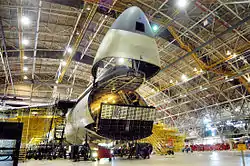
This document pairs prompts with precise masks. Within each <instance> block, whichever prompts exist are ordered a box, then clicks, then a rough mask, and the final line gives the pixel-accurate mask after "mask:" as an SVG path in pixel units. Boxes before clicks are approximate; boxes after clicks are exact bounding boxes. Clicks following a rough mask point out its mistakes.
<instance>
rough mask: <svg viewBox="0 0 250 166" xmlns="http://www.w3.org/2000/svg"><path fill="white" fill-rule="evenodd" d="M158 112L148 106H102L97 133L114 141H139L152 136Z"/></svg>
mask: <svg viewBox="0 0 250 166" xmlns="http://www.w3.org/2000/svg"><path fill="white" fill-rule="evenodd" d="M155 113H156V110H155V108H154V107H148V106H132V105H116V104H104V103H102V105H101V111H100V114H99V119H98V124H97V133H98V134H99V135H101V136H104V137H107V138H110V139H114V140H137V139H142V138H145V137H148V136H150V135H151V134H152V127H153V123H154V119H155Z"/></svg>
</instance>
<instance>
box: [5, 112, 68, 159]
mask: <svg viewBox="0 0 250 166" xmlns="http://www.w3.org/2000/svg"><path fill="white" fill-rule="evenodd" d="M34 111H38V109H33V108H31V109H30V110H29V112H28V113H27V111H25V110H18V114H17V116H13V115H12V118H3V119H1V120H2V121H6V122H19V123H23V131H22V139H21V147H20V152H19V160H20V161H25V159H26V152H27V147H28V146H27V145H29V144H39V143H40V142H42V141H44V140H45V139H46V137H47V134H48V133H49V132H50V129H53V128H55V126H56V125H59V124H62V123H63V122H64V118H63V117H60V116H54V115H50V114H51V110H50V109H44V108H43V109H39V112H35V114H34ZM52 120H53V121H52Z"/></svg>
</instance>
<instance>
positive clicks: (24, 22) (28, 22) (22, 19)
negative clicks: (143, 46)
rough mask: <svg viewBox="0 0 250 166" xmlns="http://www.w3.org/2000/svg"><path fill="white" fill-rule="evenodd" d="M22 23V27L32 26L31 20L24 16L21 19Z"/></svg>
mask: <svg viewBox="0 0 250 166" xmlns="http://www.w3.org/2000/svg"><path fill="white" fill-rule="evenodd" d="M21 22H22V25H29V24H30V19H29V18H28V17H26V16H22V17H21Z"/></svg>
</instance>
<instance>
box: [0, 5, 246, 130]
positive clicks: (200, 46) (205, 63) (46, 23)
mask: <svg viewBox="0 0 250 166" xmlns="http://www.w3.org/2000/svg"><path fill="white" fill-rule="evenodd" d="M175 2H176V1H174V0H134V1H132V0H86V1H81V0H72V1H63V0H44V1H40V0H32V1H31V0H18V1H16V0H0V16H1V20H0V22H1V24H0V30H1V40H2V45H1V57H0V58H1V69H0V86H1V89H0V96H1V98H2V101H1V104H2V105H16V104H19V105H35V104H45V103H53V102H54V101H55V100H56V99H58V98H60V99H76V98H77V97H78V96H79V95H80V94H81V93H82V92H83V91H84V90H85V89H86V87H87V86H88V85H89V84H90V83H91V81H92V77H91V64H92V61H93V58H94V56H95V53H96V51H97V49H98V46H99V44H100V43H101V41H102V39H103V37H104V36H105V34H106V32H107V31H108V29H109V27H110V26H111V25H112V23H113V22H114V20H115V18H116V17H117V16H119V14H120V13H121V12H122V11H123V10H125V9H126V8H128V7H129V6H133V5H135V6H139V7H140V8H141V9H142V10H143V11H144V12H145V13H146V15H147V16H148V18H149V20H150V23H151V24H152V27H153V26H156V29H155V34H156V41H157V44H158V48H159V54H160V58H161V71H160V73H159V74H158V75H157V76H155V77H154V78H152V79H151V80H149V81H148V82H146V83H145V84H144V85H143V86H141V87H140V89H139V90H138V91H139V93H140V94H141V95H142V96H143V97H144V98H145V99H146V101H147V102H148V103H149V104H150V105H154V106H156V108H157V110H158V114H157V119H158V120H161V121H163V122H165V123H167V124H170V125H173V126H177V127H178V128H179V129H180V130H182V131H186V130H193V131H194V132H196V133H197V134H199V132H200V129H201V128H202V125H203V120H204V118H209V119H213V120H214V121H219V120H222V119H228V118H242V117H244V118H247V117H249V116H250V103H249V100H250V85H249V82H250V75H249V70H250V69H249V63H250V50H249V48H250V20H249V18H250V2H249V1H244V0H242V1H239V0H213V1H208V0H190V1H189V2H188V3H189V4H188V5H187V7H185V8H179V7H178V6H177V5H176V3H175ZM22 16H27V17H28V18H29V19H30V23H29V24H28V25H24V23H22V21H21V18H23V17H22ZM25 40H26V42H29V43H27V45H24V41H25ZM103 63H104V66H105V64H107V63H108V62H103ZM13 97H16V99H18V100H12V98H13ZM7 98H9V99H8V100H7Z"/></svg>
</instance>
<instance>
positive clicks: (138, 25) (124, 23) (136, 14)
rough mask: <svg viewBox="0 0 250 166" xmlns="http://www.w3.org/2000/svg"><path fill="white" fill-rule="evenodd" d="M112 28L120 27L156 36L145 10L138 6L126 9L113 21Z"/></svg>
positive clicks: (120, 28)
mask: <svg viewBox="0 0 250 166" xmlns="http://www.w3.org/2000/svg"><path fill="white" fill-rule="evenodd" d="M111 29H119V30H124V31H129V32H134V33H140V34H144V35H146V36H149V37H154V33H153V31H152V29H151V26H150V24H149V22H148V19H147V17H146V15H145V14H144V12H143V11H142V10H141V9H140V8H138V7H136V6H133V7H130V8H128V9H126V10H125V11H124V12H123V13H122V14H121V15H120V16H119V17H118V18H117V19H116V20H115V22H114V23H113V25H112V26H111Z"/></svg>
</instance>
